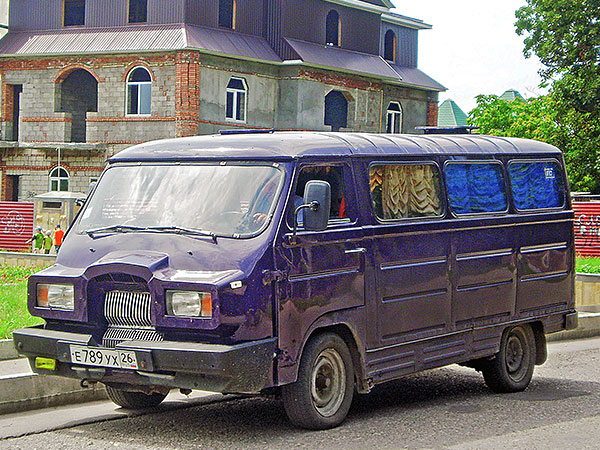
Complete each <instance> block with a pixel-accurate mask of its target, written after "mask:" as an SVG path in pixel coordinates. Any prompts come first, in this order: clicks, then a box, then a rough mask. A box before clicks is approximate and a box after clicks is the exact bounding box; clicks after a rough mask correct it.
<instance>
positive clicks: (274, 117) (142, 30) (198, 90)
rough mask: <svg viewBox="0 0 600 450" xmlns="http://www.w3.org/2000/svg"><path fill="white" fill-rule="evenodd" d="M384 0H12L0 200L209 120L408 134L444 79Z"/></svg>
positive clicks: (3, 70)
mask: <svg viewBox="0 0 600 450" xmlns="http://www.w3.org/2000/svg"><path fill="white" fill-rule="evenodd" d="M392 7H393V5H392V4H391V3H389V0H335V1H333V0H168V1H165V0H45V1H44V2H40V1H37V0H19V1H11V3H10V9H9V32H8V34H6V35H5V36H4V37H3V38H2V40H0V79H1V92H0V95H1V109H0V116H1V117H0V172H1V174H2V175H1V192H2V194H1V199H2V200H9V201H10V200H15V201H16V200H18V201H27V200H29V199H31V198H32V197H33V196H34V195H36V194H40V193H43V192H47V191H50V190H70V191H80V192H85V191H87V189H88V186H89V183H90V181H93V180H95V179H96V178H97V177H98V176H99V175H100V173H101V172H102V170H103V168H104V164H105V161H106V158H107V157H110V156H111V155H113V154H115V153H117V152H118V151H120V150H122V149H123V148H125V147H127V146H129V145H132V144H135V143H139V142H145V141H148V140H152V139H161V138H169V137H178V136H190V135H196V134H209V133H214V132H217V131H218V130H221V129H231V128H256V129H282V130H323V131H330V130H335V131H337V130H339V131H345V130H352V131H367V132H391V133H399V132H408V133H410V132H414V131H413V130H414V128H415V127H416V126H422V125H435V121H436V118H437V98H438V92H440V91H442V90H444V87H443V86H441V85H440V84H439V83H437V82H436V81H434V80H433V79H431V78H430V77H429V76H427V75H426V74H424V73H423V72H421V71H420V70H419V69H418V68H417V44H418V37H417V35H418V32H419V30H424V29H428V28H430V26H429V25H427V24H425V23H423V22H422V21H420V20H416V19H412V18H408V17H404V16H400V15H397V14H393V13H391V12H390V8H392Z"/></svg>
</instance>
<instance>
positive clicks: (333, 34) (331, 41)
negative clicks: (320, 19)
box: [325, 9, 342, 46]
mask: <svg viewBox="0 0 600 450" xmlns="http://www.w3.org/2000/svg"><path fill="white" fill-rule="evenodd" d="M341 41H342V24H341V22H340V15H339V14H338V12H337V11H336V10H335V9H332V10H331V11H329V14H327V20H326V21H325V44H327V45H335V46H339V45H340V43H341Z"/></svg>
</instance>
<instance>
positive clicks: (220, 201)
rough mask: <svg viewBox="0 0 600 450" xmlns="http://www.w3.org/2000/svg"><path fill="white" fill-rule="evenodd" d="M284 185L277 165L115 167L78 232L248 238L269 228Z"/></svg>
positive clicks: (107, 174) (95, 195)
mask: <svg viewBox="0 0 600 450" xmlns="http://www.w3.org/2000/svg"><path fill="white" fill-rule="evenodd" d="M282 183H283V172H282V171H281V170H280V169H278V168H277V167H275V166H274V165H268V166H267V165H250V164H245V165H244V164H237V165H229V164H227V165H223V164H220V165H208V164H207V165H191V164H190V165H184V164H172V165H167V164H164V165H157V164H141V165H121V166H113V167H111V168H109V169H108V170H107V171H106V172H105V173H104V175H103V176H102V178H101V180H100V182H99V183H98V186H97V187H96V189H95V190H94V193H93V194H92V196H91V198H90V199H89V201H88V202H87V204H86V206H85V209H84V211H83V212H82V214H81V218H80V220H79V221H78V223H77V225H76V231H77V232H79V233H88V234H90V236H92V234H93V233H98V232H104V233H110V232H135V231H153V232H184V233H188V234H205V235H208V236H213V237H214V236H230V237H248V236H252V235H255V234H258V233H259V232H261V231H262V230H263V229H264V228H266V226H267V224H268V223H269V221H270V218H271V216H272V214H273V210H274V209H275V204H276V199H277V196H278V194H279V191H280V190H281V186H282Z"/></svg>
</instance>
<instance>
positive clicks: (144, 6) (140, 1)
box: [129, 0, 148, 23]
mask: <svg viewBox="0 0 600 450" xmlns="http://www.w3.org/2000/svg"><path fill="white" fill-rule="evenodd" d="M147 21H148V0H129V23H140V22H147Z"/></svg>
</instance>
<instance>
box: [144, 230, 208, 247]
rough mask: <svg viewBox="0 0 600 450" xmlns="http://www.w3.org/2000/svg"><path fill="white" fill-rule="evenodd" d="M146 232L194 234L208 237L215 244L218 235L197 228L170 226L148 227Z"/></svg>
mask: <svg viewBox="0 0 600 450" xmlns="http://www.w3.org/2000/svg"><path fill="white" fill-rule="evenodd" d="M144 230H148V231H172V232H174V233H178V234H193V235H196V236H207V237H209V238H211V239H212V241H213V243H215V244H216V243H217V235H216V234H215V233H213V232H212V231H205V230H199V229H197V228H186V227H179V226H168V227H146V228H144Z"/></svg>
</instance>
